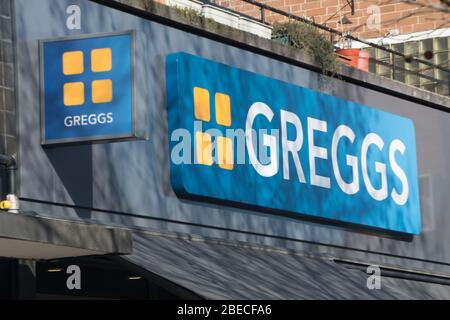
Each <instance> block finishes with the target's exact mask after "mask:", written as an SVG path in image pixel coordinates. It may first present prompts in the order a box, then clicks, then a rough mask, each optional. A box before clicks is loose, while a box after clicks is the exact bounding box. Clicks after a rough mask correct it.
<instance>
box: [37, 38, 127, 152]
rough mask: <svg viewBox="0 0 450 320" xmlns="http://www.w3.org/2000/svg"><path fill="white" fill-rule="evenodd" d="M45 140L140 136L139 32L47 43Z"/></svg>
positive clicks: (43, 44)
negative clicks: (136, 100) (136, 106)
mask: <svg viewBox="0 0 450 320" xmlns="http://www.w3.org/2000/svg"><path fill="white" fill-rule="evenodd" d="M41 70H42V72H41V73H42V74H41V77H42V78H41V85H42V102H41V103H42V107H41V108H42V142H43V144H51V143H61V142H72V141H91V140H103V139H111V138H130V137H133V136H134V122H133V116H134V110H133V34H132V33H131V32H126V33H120V34H108V35H99V36H76V37H68V38H64V39H56V40H48V41H42V42H41Z"/></svg>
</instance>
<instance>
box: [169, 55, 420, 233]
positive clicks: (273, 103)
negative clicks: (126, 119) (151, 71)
mask: <svg viewBox="0 0 450 320" xmlns="http://www.w3.org/2000/svg"><path fill="white" fill-rule="evenodd" d="M166 62H167V65H166V71H167V72H166V76H167V98H168V116H169V131H170V132H169V137H170V140H171V141H170V146H171V148H170V157H171V181H172V186H173V188H174V190H175V192H176V193H177V194H178V195H181V196H187V197H193V198H196V199H206V200H210V201H218V202H220V203H228V204H230V205H237V206H243V207H249V206H250V207H255V208H257V209H268V210H270V211H271V212H280V213H288V214H294V215H295V214H300V215H306V216H313V217H317V218H321V219H326V220H333V221H338V222H346V223H350V224H357V225H364V226H366V227H373V228H377V229H383V230H389V231H394V232H401V233H407V234H419V233H420V229H421V217H420V203H419V189H418V177H417V163H416V143H415V133H414V124H413V122H412V121H411V120H410V119H407V118H404V117H400V116H397V115H394V114H390V113H387V112H383V111H380V110H377V109H374V108H369V107H367V106H364V105H361V104H358V103H355V102H351V101H346V100H343V99H340V98H336V97H333V96H330V95H327V94H323V93H320V92H316V91H313V90H310V89H307V88H302V87H299V86H296V85H293V84H289V83H286V82H282V81H279V80H275V79H271V78H268V77H265V76H262V75H258V74H255V73H251V72H247V71H244V70H240V69H237V68H233V67H230V66H227V65H224V64H220V63H216V62H213V61H210V60H206V59H203V58H200V57H196V56H192V55H189V54H186V53H175V54H171V55H169V56H168V57H167V61H166Z"/></svg>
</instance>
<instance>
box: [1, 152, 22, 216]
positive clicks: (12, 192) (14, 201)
mask: <svg viewBox="0 0 450 320" xmlns="http://www.w3.org/2000/svg"><path fill="white" fill-rule="evenodd" d="M0 166H4V167H5V168H6V174H7V179H8V191H7V196H6V200H4V201H1V202H0V209H1V210H8V212H11V213H18V212H19V197H18V196H17V186H16V171H17V164H16V159H15V158H14V157H13V156H9V155H4V154H0Z"/></svg>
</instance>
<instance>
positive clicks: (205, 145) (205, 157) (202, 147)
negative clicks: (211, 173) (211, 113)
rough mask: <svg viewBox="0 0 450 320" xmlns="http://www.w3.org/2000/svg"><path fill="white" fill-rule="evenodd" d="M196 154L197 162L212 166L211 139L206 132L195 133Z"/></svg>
mask: <svg viewBox="0 0 450 320" xmlns="http://www.w3.org/2000/svg"><path fill="white" fill-rule="evenodd" d="M195 145H196V156H197V162H198V163H199V164H204V165H206V166H212V164H213V157H212V141H211V135H210V134H208V133H206V132H200V131H198V132H196V133H195Z"/></svg>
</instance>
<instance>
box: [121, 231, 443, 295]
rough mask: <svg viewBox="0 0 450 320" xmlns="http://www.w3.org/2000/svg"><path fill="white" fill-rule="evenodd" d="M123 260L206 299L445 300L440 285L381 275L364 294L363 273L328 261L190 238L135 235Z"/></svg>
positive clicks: (365, 289) (365, 282) (365, 283)
mask: <svg viewBox="0 0 450 320" xmlns="http://www.w3.org/2000/svg"><path fill="white" fill-rule="evenodd" d="M123 259H125V260H126V261H127V262H131V263H133V264H135V265H137V266H138V267H140V268H141V270H145V271H144V272H148V273H149V277H150V276H153V277H154V276H155V275H156V276H159V277H162V278H164V279H167V280H169V281H170V282H171V283H173V284H175V285H178V286H180V287H183V288H185V289H187V290H190V291H191V292H193V293H195V294H196V295H198V296H199V297H202V298H205V299H448V298H450V287H449V286H445V285H439V284H431V283H425V282H419V281H412V280H404V279H394V278H388V277H383V278H382V282H381V289H380V290H369V289H368V288H367V277H368V275H367V274H365V273H364V272H362V271H358V270H352V269H348V268H346V267H344V266H342V265H339V264H337V263H335V262H333V261H331V260H326V259H320V258H310V257H306V256H304V255H300V254H298V253H292V252H285V251H282V250H278V249H276V248H252V247H249V246H248V245H245V244H242V243H241V244H239V243H237V244H236V243H234V244H229V243H220V242H217V241H213V240H205V239H193V238H192V237H190V236H189V237H182V236H176V235H161V234H156V233H155V234H148V233H147V234H146V233H134V234H133V254H132V255H129V256H124V257H123Z"/></svg>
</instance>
